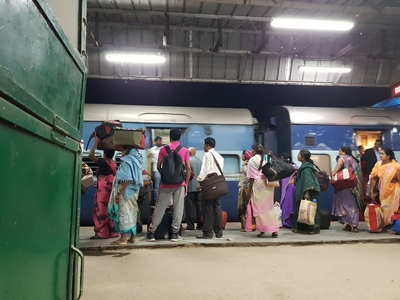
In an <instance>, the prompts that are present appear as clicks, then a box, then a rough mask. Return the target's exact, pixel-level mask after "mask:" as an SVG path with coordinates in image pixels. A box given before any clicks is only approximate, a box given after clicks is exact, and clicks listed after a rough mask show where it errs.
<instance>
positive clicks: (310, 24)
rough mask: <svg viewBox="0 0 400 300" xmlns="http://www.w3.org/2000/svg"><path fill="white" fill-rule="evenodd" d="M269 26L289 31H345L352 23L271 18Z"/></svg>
mask: <svg viewBox="0 0 400 300" xmlns="http://www.w3.org/2000/svg"><path fill="white" fill-rule="evenodd" d="M271 26H272V27H276V28H290V29H310V30H331V31H347V30H350V29H351V28H353V27H354V23H353V22H348V21H332V20H312V19H292V18H290V19H289V18H272V22H271Z"/></svg>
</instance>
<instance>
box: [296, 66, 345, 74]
mask: <svg viewBox="0 0 400 300" xmlns="http://www.w3.org/2000/svg"><path fill="white" fill-rule="evenodd" d="M299 70H300V71H302V72H314V73H316V72H318V73H349V72H351V69H350V68H328V67H300V68H299Z"/></svg>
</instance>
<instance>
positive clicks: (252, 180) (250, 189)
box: [249, 178, 254, 196]
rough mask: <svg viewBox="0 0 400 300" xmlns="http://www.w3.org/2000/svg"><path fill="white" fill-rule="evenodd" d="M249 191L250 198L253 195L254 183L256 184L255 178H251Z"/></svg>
mask: <svg viewBox="0 0 400 300" xmlns="http://www.w3.org/2000/svg"><path fill="white" fill-rule="evenodd" d="M249 180H250V182H249V191H250V196H251V195H253V183H254V178H249Z"/></svg>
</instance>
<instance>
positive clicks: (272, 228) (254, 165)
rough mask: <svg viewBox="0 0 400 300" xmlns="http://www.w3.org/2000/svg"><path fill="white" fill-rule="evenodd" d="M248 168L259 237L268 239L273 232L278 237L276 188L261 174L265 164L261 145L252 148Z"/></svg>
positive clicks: (273, 235)
mask: <svg viewBox="0 0 400 300" xmlns="http://www.w3.org/2000/svg"><path fill="white" fill-rule="evenodd" d="M251 154H252V155H253V157H252V158H251V159H250V160H249V163H248V167H247V178H249V179H250V198H251V206H252V208H253V216H254V218H255V220H256V229H257V230H258V231H260V233H259V234H258V235H257V237H260V238H263V237H266V234H265V233H266V232H271V233H272V237H273V238H277V237H278V230H279V226H278V219H277V217H276V215H275V212H274V188H273V187H269V186H268V185H267V179H266V178H265V176H264V174H263V173H262V172H261V168H262V166H263V164H264V163H265V162H264V147H263V146H262V145H261V144H254V145H253V146H252V150H251Z"/></svg>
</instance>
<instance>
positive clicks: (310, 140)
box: [304, 136, 316, 147]
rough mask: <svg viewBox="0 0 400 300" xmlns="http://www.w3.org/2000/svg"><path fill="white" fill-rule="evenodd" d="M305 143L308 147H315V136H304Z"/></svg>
mask: <svg viewBox="0 0 400 300" xmlns="http://www.w3.org/2000/svg"><path fill="white" fill-rule="evenodd" d="M304 142H305V145H306V146H308V147H315V146H316V144H315V136H305V137H304Z"/></svg>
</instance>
